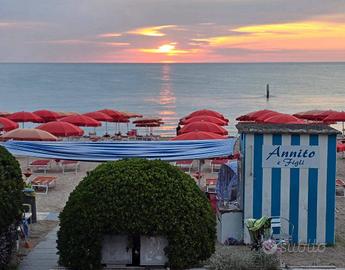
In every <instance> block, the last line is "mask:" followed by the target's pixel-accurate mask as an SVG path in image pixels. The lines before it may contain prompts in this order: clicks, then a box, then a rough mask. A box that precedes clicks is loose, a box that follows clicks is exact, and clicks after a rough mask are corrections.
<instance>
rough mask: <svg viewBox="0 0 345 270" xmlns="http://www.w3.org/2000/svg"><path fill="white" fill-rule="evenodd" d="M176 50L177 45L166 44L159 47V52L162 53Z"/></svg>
mask: <svg viewBox="0 0 345 270" xmlns="http://www.w3.org/2000/svg"><path fill="white" fill-rule="evenodd" d="M174 50H175V45H172V44H164V45H161V46H159V47H158V49H157V51H158V52H160V53H171V52H173V51H174Z"/></svg>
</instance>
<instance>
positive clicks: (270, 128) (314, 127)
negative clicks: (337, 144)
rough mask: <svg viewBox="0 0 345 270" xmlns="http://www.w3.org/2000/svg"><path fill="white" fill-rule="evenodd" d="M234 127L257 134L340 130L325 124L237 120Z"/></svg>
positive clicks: (335, 133)
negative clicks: (268, 122)
mask: <svg viewBox="0 0 345 270" xmlns="http://www.w3.org/2000/svg"><path fill="white" fill-rule="evenodd" d="M236 128H237V129H238V131H239V132H240V133H259V134H325V135H330V134H333V135H337V134H341V132H340V131H339V130H337V129H334V128H332V127H330V126H328V125H326V124H321V123H317V124H266V123H255V122H239V123H238V124H237V125H236Z"/></svg>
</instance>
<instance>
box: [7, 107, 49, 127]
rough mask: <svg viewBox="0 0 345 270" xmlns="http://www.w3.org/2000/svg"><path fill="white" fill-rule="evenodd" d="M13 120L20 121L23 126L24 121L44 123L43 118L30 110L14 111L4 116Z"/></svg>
mask: <svg viewBox="0 0 345 270" xmlns="http://www.w3.org/2000/svg"><path fill="white" fill-rule="evenodd" d="M6 118H7V119H10V120H12V121H14V122H22V123H23V127H24V122H32V123H44V120H43V119H42V118H41V117H39V116H38V115H36V114H34V113H32V112H24V111H23V112H16V113H12V114H11V115H9V116H7V117H6Z"/></svg>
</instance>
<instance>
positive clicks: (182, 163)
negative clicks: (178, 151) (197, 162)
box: [176, 160, 193, 173]
mask: <svg viewBox="0 0 345 270" xmlns="http://www.w3.org/2000/svg"><path fill="white" fill-rule="evenodd" d="M192 165H193V160H178V161H176V166H177V167H179V168H180V169H181V170H187V171H188V172H189V173H190V172H191V170H192Z"/></svg>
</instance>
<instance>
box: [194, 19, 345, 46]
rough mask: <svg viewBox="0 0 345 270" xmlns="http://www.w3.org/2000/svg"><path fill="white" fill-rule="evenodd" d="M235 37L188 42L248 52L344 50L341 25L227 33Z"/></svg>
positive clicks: (293, 25)
mask: <svg viewBox="0 0 345 270" xmlns="http://www.w3.org/2000/svg"><path fill="white" fill-rule="evenodd" d="M231 31H232V32H235V33H237V34H236V35H226V36H215V37H210V38H203V39H192V41H194V42H207V43H208V44H209V45H210V46H211V47H223V48H234V47H236V48H242V49H252V50H264V51H270V50H344V48H345V24H344V23H329V22H297V23H285V24H266V25H253V26H244V27H238V28H235V29H231Z"/></svg>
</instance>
